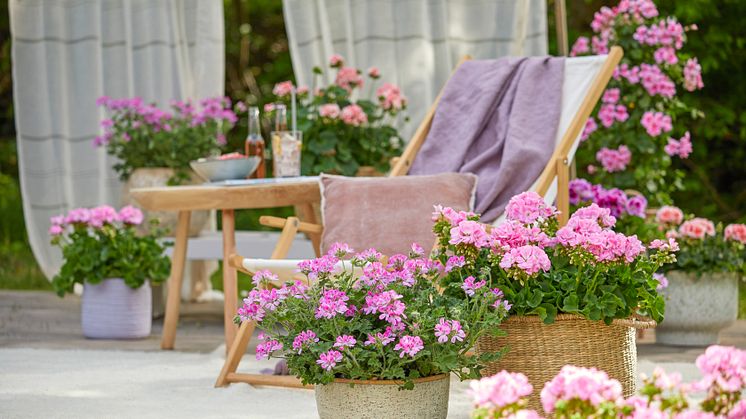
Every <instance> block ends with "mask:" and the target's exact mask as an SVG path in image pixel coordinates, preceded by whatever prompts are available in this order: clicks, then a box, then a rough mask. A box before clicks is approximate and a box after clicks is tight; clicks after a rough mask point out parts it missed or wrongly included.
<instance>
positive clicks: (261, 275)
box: [251, 269, 280, 287]
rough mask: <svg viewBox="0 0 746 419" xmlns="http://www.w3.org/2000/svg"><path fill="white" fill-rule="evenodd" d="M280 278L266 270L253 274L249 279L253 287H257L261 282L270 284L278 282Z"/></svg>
mask: <svg viewBox="0 0 746 419" xmlns="http://www.w3.org/2000/svg"><path fill="white" fill-rule="evenodd" d="M279 280H280V278H279V277H278V276H277V275H275V274H273V273H272V272H270V271H269V270H267V269H261V270H258V271H256V272H254V276H252V278H251V282H253V283H254V285H255V286H257V287H258V286H259V285H260V284H261V283H262V282H272V281H279Z"/></svg>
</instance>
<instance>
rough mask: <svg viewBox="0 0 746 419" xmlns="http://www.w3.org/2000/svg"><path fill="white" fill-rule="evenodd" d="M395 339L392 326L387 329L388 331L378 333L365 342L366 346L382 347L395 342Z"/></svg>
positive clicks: (369, 336)
mask: <svg viewBox="0 0 746 419" xmlns="http://www.w3.org/2000/svg"><path fill="white" fill-rule="evenodd" d="M394 339H395V337H394V331H393V330H392V329H391V327H390V326H388V327H386V330H385V331H384V332H383V333H381V332H378V333H376V334H375V335H368V339H367V340H366V341H365V343H364V345H365V346H369V345H382V346H386V345H388V344H389V343H391V342H393V341H394Z"/></svg>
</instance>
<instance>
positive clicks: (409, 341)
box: [394, 335, 425, 358]
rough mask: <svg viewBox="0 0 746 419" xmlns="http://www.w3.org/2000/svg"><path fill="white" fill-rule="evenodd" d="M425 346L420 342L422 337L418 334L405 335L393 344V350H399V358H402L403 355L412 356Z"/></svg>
mask: <svg viewBox="0 0 746 419" xmlns="http://www.w3.org/2000/svg"><path fill="white" fill-rule="evenodd" d="M424 347H425V345H424V343H423V342H422V338H420V337H419V336H409V335H405V336H402V337H400V338H399V342H398V343H397V344H396V346H394V350H395V351H400V352H399V358H404V355H409V356H411V357H414V356H415V355H417V352H419V351H421V350H422V349H423V348H424Z"/></svg>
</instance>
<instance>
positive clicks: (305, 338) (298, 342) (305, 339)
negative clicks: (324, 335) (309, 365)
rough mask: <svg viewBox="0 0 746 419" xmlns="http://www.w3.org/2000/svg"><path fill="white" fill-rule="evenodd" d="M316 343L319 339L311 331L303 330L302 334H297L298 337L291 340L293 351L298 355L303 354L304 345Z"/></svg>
mask: <svg viewBox="0 0 746 419" xmlns="http://www.w3.org/2000/svg"><path fill="white" fill-rule="evenodd" d="M318 341H319V338H318V337H317V336H316V333H314V332H313V330H304V331H303V332H300V333H298V335H297V336H296V337H295V338H294V339H293V350H294V351H298V353H299V354H300V353H302V352H303V346H304V345H306V344H309V343H311V344H313V343H316V342H318Z"/></svg>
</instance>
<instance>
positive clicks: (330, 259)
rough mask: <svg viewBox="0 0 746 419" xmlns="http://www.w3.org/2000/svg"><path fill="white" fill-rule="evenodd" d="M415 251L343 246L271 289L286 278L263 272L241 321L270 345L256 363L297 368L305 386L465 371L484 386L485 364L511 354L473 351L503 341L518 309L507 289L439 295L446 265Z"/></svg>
mask: <svg viewBox="0 0 746 419" xmlns="http://www.w3.org/2000/svg"><path fill="white" fill-rule="evenodd" d="M424 254H425V252H424V250H423V249H422V248H420V247H419V246H416V245H413V246H412V252H411V253H410V255H409V256H406V255H401V254H399V255H394V256H391V257H390V258H389V259H388V261H386V260H385V259H384V258H382V256H381V254H380V253H378V252H376V251H375V250H374V249H368V250H366V251H364V252H361V253H357V254H355V253H353V250H352V249H350V248H349V247H348V246H347V245H345V244H336V245H335V246H333V248H332V249H331V250H330V251H329V253H328V254H327V255H325V256H323V257H321V258H318V259H314V260H308V261H303V262H301V263H300V264H299V265H298V268H299V270H300V272H302V273H303V274H304V275H306V277H307V278H308V280H309V281H311V282H312V285H310V286H307V285H305V283H304V282H302V281H295V282H294V283H286V284H284V285H282V287H280V288H279V289H278V288H270V287H269V284H270V283H273V282H275V283H276V282H277V277H276V276H275V275H274V274H272V273H271V272H269V271H259V272H256V273H255V275H254V277H253V281H254V284H255V285H256V288H254V289H253V290H252V291H251V292H250V293H249V296H248V297H247V298H246V299H244V300H243V306H242V307H241V308H240V309H239V310H238V315H237V316H236V321H237V322H242V321H256V322H257V325H258V327H259V328H260V329H261V330H262V334H261V335H260V339H262V343H260V344H259V346H257V349H256V357H257V359H261V358H263V357H278V358H285V359H286V360H287V366H288V368H289V370H290V372H291V373H292V374H295V375H297V376H298V377H300V379H301V380H302V381H303V383H305V384H326V383H330V382H332V381H333V380H334V379H335V378H346V379H355V380H401V381H402V384H403V387H404V388H412V386H413V382H412V380H414V379H416V378H420V377H427V376H433V375H438V374H448V373H451V372H453V373H455V374H456V375H458V376H459V377H460V378H461V379H466V378H478V377H480V371H481V369H482V366H483V365H484V363H486V362H489V361H493V360H496V359H497V358H498V357H499V356H500V355H501V352H496V353H491V354H482V355H472V354H470V353H469V351H470V350H471V349H473V348H474V345H475V343H476V341H477V339H479V337H480V336H484V335H485V334H491V335H496V334H498V333H499V329H498V326H499V324H500V322H501V321H502V320H503V319H504V318H505V316H506V315H507V309H508V308H509V307H510V304H509V303H508V302H507V301H506V300H504V299H503V295H502V293H501V292H500V290H499V289H488V288H484V289H482V290H481V291H480V292H478V293H471V294H469V295H468V298H453V297H448V296H444V295H441V294H439V293H438V290H437V289H436V287H435V283H434V281H435V279H436V278H437V277H438V275H440V273H441V272H442V268H443V267H442V265H441V264H440V263H439V262H438V261H435V260H429V259H427V258H426V257H425V256H424Z"/></svg>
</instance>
